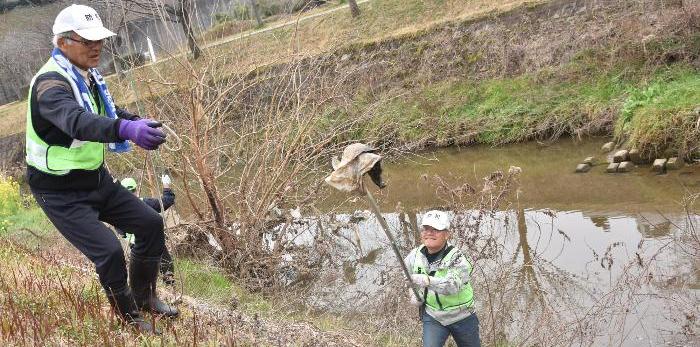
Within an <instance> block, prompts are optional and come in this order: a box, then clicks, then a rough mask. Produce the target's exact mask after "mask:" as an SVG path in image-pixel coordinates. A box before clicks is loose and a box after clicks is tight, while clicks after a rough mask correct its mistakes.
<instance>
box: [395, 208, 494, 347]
mask: <svg viewBox="0 0 700 347" xmlns="http://www.w3.org/2000/svg"><path fill="white" fill-rule="evenodd" d="M421 225H422V230H421V241H422V243H423V244H422V245H421V246H419V247H417V248H415V249H413V250H412V251H411V252H410V253H409V254H408V256H407V257H406V259H405V263H406V266H407V267H408V269H410V270H411V272H412V275H411V279H412V280H413V283H414V285H415V287H416V288H417V290H418V293H419V294H420V295H419V296H420V298H421V300H420V301H419V300H418V299H416V297H415V295H414V294H413V291H412V290H409V295H410V296H411V303H412V304H413V305H414V306H418V307H419V314H420V319H421V321H422V323H423V346H424V347H441V346H444V344H445V341H447V338H448V337H449V336H450V335H451V336H452V338H453V339H454V340H455V342H456V343H457V346H459V347H467V346H468V347H474V346H480V345H481V341H480V339H479V319H478V318H477V316H476V312H475V311H474V292H473V290H472V286H471V282H470V276H471V272H472V266H471V264H470V263H469V261H468V260H467V258H466V257H465V256H464V255H463V254H462V253H461V252H460V251H459V250H458V249H457V248H455V247H454V246H452V245H450V244H449V243H448V242H447V240H448V239H449V237H450V235H451V233H450V230H449V229H450V220H449V216H448V214H447V213H446V212H443V211H429V212H427V213H426V214H425V215H424V216H423V219H422V221H421Z"/></svg>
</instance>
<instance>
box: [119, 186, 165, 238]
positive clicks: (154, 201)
mask: <svg viewBox="0 0 700 347" xmlns="http://www.w3.org/2000/svg"><path fill="white" fill-rule="evenodd" d="M161 199H162V200H163V210H167V209H169V208H170V206H172V205H174V204H175V193H174V192H173V190H172V189H170V188H163V196H162V197H161ZM141 200H143V202H144V203H146V205H148V207H150V208H152V209H154V210H155V211H156V212H160V200H158V198H148V197H146V198H141ZM117 233H119V235H121V236H123V237H126V234H125V233H124V230H121V229H119V228H117Z"/></svg>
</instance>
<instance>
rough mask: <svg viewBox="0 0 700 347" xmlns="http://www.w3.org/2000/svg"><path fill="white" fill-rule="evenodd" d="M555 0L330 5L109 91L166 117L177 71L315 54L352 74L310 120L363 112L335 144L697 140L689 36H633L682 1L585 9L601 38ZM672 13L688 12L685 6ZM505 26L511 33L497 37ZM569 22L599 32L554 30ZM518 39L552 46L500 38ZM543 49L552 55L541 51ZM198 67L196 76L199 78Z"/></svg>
mask: <svg viewBox="0 0 700 347" xmlns="http://www.w3.org/2000/svg"><path fill="white" fill-rule="evenodd" d="M568 7H570V6H568V3H567V2H565V1H537V2H528V1H515V0H511V1H507V0H501V1H469V2H464V1H456V0H451V1H450V0H447V1H436V2H425V1H418V0H415V1H414V0H410V1H399V0H389V1H370V2H367V3H364V4H362V10H363V15H362V16H361V17H360V18H358V19H356V20H352V19H350V18H349V16H348V14H347V13H345V12H346V11H338V12H334V13H331V14H328V15H326V16H319V17H316V18H313V19H309V20H306V21H300V22H299V23H297V25H295V26H291V27H281V28H278V29H275V30H272V31H269V32H264V33H260V34H259V35H255V36H251V37H245V38H243V39H240V40H238V39H237V40H230V41H228V42H218V43H216V45H212V46H211V47H210V48H209V49H208V52H209V54H208V55H207V56H206V57H205V58H203V59H202V60H200V61H198V62H196V63H193V64H192V65H190V63H189V62H186V61H182V60H178V59H170V60H164V61H161V62H159V63H158V64H154V65H149V66H145V67H142V68H138V69H135V70H133V71H132V74H131V75H130V76H129V78H128V79H124V80H117V79H114V80H112V82H114V83H113V86H114V94H117V95H119V96H118V97H117V99H118V100H120V101H124V100H134V95H141V96H142V98H141V99H140V101H141V103H140V106H142V107H144V104H146V106H145V108H146V109H147V110H146V111H144V112H148V113H150V114H158V112H154V111H158V110H154V108H163V109H167V110H165V113H168V114H172V113H173V112H172V110H170V109H169V108H170V107H171V106H170V104H172V103H176V102H174V101H173V100H172V99H173V98H174V97H173V95H179V96H182V97H183V98H184V99H183V100H186V98H187V96H188V94H189V93H190V91H185V90H181V89H182V86H183V85H186V83H183V84H180V83H179V79H181V78H187V71H188V70H190V69H192V71H198V69H204V68H205V67H206V68H207V69H210V70H213V71H216V73H211V72H210V73H209V74H210V75H211V76H216V78H217V79H221V80H222V81H223V80H226V76H229V77H231V76H233V77H231V79H232V80H234V82H235V81H236V80H237V78H239V77H236V76H248V77H243V78H244V79H245V78H253V79H254V78H255V76H253V77H250V76H251V75H255V74H256V73H258V72H257V71H260V70H265V71H269V70H275V69H276V68H279V70H284V69H285V66H286V65H285V64H284V63H285V62H289V61H298V60H299V59H302V60H303V59H310V60H309V61H311V62H312V63H313V62H314V61H313V59H314V57H317V56H324V57H328V58H327V59H326V60H327V61H326V62H323V64H327V66H324V67H325V68H326V70H336V71H339V72H338V75H342V74H343V73H345V72H347V73H348V74H352V73H356V74H358V78H356V81H357V82H356V83H355V84H356V85H353V84H352V83H351V84H349V85H348V87H347V89H348V91H347V95H345V96H344V100H351V104H350V105H346V104H338V105H333V106H331V107H329V108H328V110H327V117H326V119H325V120H324V121H323V122H322V124H320V125H319V129H324V126H326V125H329V124H332V123H333V122H337V120H338V119H352V118H353V117H357V116H358V114H363V113H364V114H366V113H368V112H370V113H371V114H372V119H371V121H370V122H368V123H365V124H360V125H358V126H357V127H355V128H354V129H352V130H351V131H349V132H348V133H347V134H346V135H343V136H342V137H343V139H345V140H361V139H380V141H383V142H385V143H390V144H392V145H396V146H401V147H408V148H420V147H429V146H448V145H452V144H460V145H463V144H472V143H482V144H489V145H498V144H503V143H510V142H520V141H528V140H538V141H549V140H554V139H556V138H558V137H560V136H564V135H573V136H585V135H589V134H595V135H608V136H614V137H615V138H616V139H617V140H618V142H619V143H626V145H628V146H632V147H638V148H640V149H641V150H642V151H644V152H646V153H647V154H648V155H650V156H654V155H656V154H658V153H661V152H667V151H669V150H670V151H673V152H681V153H687V152H690V151H692V150H693V148H697V147H698V141H699V140H698V138H699V137H700V136H698V135H700V134H698V132H699V131H700V130H699V129H698V126H697V125H696V120H697V112H696V107H697V106H698V105H700V97H699V96H698V88H697V84H698V78H699V77H698V57H697V52H698V51H700V36H698V34H697V31H693V30H692V29H688V28H682V29H678V30H676V29H673V28H672V27H671V29H668V30H665V31H664V30H658V31H656V32H653V33H652V34H649V35H647V36H646V37H644V38H643V39H641V38H640V35H642V34H644V33H646V31H644V30H647V29H648V26H644V25H641V24H637V22H639V21H640V20H642V19H644V18H647V17H648V16H647V15H645V11H650V12H651V13H654V14H658V15H659V17H660V18H661V19H662V20H663V19H664V18H665V17H664V16H667V17H668V16H671V17H672V16H676V18H677V20H679V21H680V20H682V18H681V17H678V16H677V15H678V13H680V12H683V11H680V10H679V11H677V12H673V11H674V10H673V7H664V6H661V7H659V8H654V7H646V6H642V5H639V4H634V5H629V6H627V5H624V4H623V5H620V4H616V5H610V6H608V5H600V6H599V7H598V8H596V7H594V8H592V9H587V10H590V11H592V12H591V13H596V14H597V17H601V18H603V17H607V16H611V17H610V18H613V19H614V20H612V22H613V23H616V25H619V26H618V27H614V28H612V29H610V30H613V31H615V32H617V33H618V35H617V36H614V35H609V33H607V32H606V30H605V29H601V28H602V27H603V26H604V25H605V23H606V22H605V21H601V20H598V21H596V20H597V19H595V17H596V16H594V17H587V16H586V15H585V14H582V12H581V11H578V12H576V11H574V12H571V11H569V10H568ZM661 8H663V10H664V11H670V12H668V13H665V12H662V10H661ZM685 11H686V13H688V16H687V17H688V18H694V17H692V13H693V12H692V11H697V8H693V7H688V8H687V9H685ZM552 13H556V14H557V16H558V17H557V16H552ZM548 16H552V17H553V18H550V17H548ZM567 16H569V17H567ZM635 16H638V17H635ZM555 17H556V18H555ZM618 17H619V18H618ZM395 18H402V19H405V20H402V21H397V20H395ZM282 21H283V20H282ZM672 22H673V20H669V19H665V22H663V23H664V25H667V26H669V25H671V24H670V23H672ZM635 24H636V25H641V26H642V27H643V28H637V27H635V26H634V25H635ZM664 25H658V26H657V27H664ZM550 26H551V27H550ZM490 27H491V29H489V28H490ZM492 27H496V28H498V30H495V29H493V28H492ZM511 27H518V31H508V33H507V34H503V32H504V30H508V28H511ZM543 27H547V29H543ZM489 30H490V31H489ZM519 31H521V32H519ZM571 32H574V33H579V34H576V35H575V37H578V36H581V37H586V36H591V37H605V40H592V39H591V40H588V41H586V40H582V41H581V42H578V41H577V42H569V41H567V40H563V39H560V37H562V36H564V35H568V34H570V33H571ZM584 34H585V35H584ZM606 35H607V36H606ZM648 38H650V39H648ZM530 39H532V41H533V42H535V41H538V40H539V41H538V42H549V41H555V42H554V43H552V44H549V45H548V44H543V45H541V46H536V47H530V48H528V47H525V48H523V47H522V45H521V46H518V45H515V46H516V47H508V45H509V44H510V43H512V42H525V41H526V40H530ZM606 40H608V41H606ZM560 41H561V42H560ZM500 45H503V47H504V48H502V49H501V48H498V47H501V46H500ZM511 51H512V52H511ZM551 51H558V52H560V53H559V54H551V55H552V56H553V57H547V55H548V54H549V53H546V52H551ZM514 57H515V58H514ZM511 60H516V61H515V62H513V61H511ZM261 66H263V67H262V68H261ZM360 69H366V71H363V70H360ZM250 71H254V72H255V73H252V74H250V73H249V72H250ZM358 71H359V73H358ZM202 74H203V75H202V76H198V78H201V79H205V78H209V77H207V76H205V75H206V74H207V73H202ZM362 74H363V75H362ZM270 76H271V75H270ZM270 76H265V77H266V78H270ZM367 76H372V77H367ZM132 82H133V83H132ZM216 82H219V81H218V80H217V81H216ZM222 83H227V82H222ZM241 88H244V87H241ZM245 88H248V87H245ZM245 88H244V90H245ZM262 89H263V90H261V91H260V93H263V92H264V88H262ZM145 95H149V97H148V98H146V97H143V96H145ZM160 95H167V96H166V97H161V96H160ZM178 99H179V98H178ZM246 101H247V100H242V101H241V103H242V104H241V105H235V106H236V107H235V108H234V111H232V112H236V111H235V109H241V108H243V107H245V102H246ZM234 102H239V101H238V100H236V101H234ZM234 102H232V103H234ZM239 106H240V107H239ZM23 112H24V106H23V105H22V104H16V105H9V106H4V107H0V117H1V118H0V119H3V120H7V122H3V123H2V124H3V125H0V136H2V135H6V134H8V133H14V132H18V131H22V129H23V126H22V125H20V124H23V123H24V118H23V117H24V115H23ZM237 116H239V115H237ZM240 116H243V115H240ZM185 118H186V117H185ZM176 130H178V129H176ZM324 135H326V134H324Z"/></svg>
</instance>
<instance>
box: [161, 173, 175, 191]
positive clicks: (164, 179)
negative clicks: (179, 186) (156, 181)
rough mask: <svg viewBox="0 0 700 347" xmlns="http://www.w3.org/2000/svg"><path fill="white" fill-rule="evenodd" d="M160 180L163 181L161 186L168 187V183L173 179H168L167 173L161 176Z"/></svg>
mask: <svg viewBox="0 0 700 347" xmlns="http://www.w3.org/2000/svg"><path fill="white" fill-rule="evenodd" d="M160 182H161V183H163V188H170V183H173V181H171V180H170V176H168V175H167V174H166V175H163V176H161V178H160Z"/></svg>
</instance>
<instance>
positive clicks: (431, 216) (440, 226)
mask: <svg viewBox="0 0 700 347" xmlns="http://www.w3.org/2000/svg"><path fill="white" fill-rule="evenodd" d="M421 226H430V227H433V228H434V229H436V230H447V229H449V228H450V216H449V215H448V214H447V212H443V211H438V210H432V211H428V212H426V213H425V214H424V215H423V219H422V220H421Z"/></svg>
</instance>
